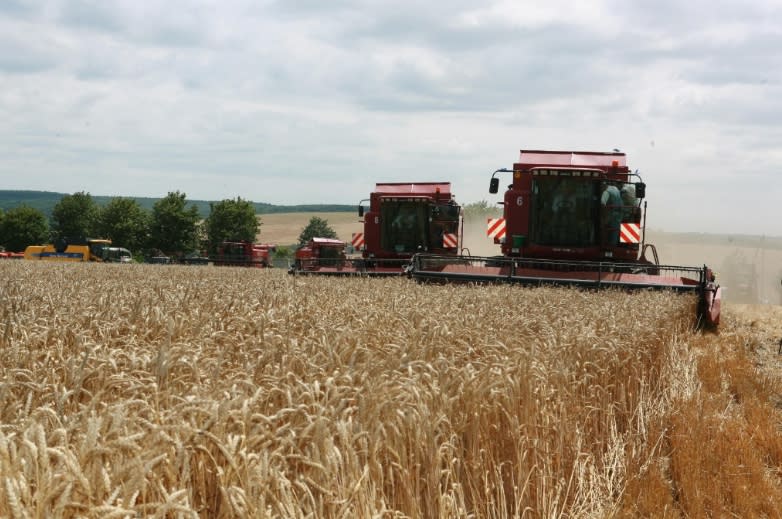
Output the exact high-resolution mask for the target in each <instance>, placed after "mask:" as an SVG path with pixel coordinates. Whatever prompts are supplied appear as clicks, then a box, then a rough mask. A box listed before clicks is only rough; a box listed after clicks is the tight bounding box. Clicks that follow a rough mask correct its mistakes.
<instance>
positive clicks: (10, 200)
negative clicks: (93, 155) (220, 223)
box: [0, 190, 356, 218]
mask: <svg viewBox="0 0 782 519" xmlns="http://www.w3.org/2000/svg"><path fill="white" fill-rule="evenodd" d="M67 194H68V193H55V192H53V191H11V190H0V209H2V210H3V211H7V210H8V209H13V208H14V207H18V206H20V205H27V206H29V207H33V208H35V209H38V210H39V211H41V212H42V213H44V214H45V215H46V216H47V217H50V216H51V214H52V209H53V208H54V206H55V205H56V204H57V203H58V202H59V201H60V200H61V199H62V197H64V196H65V195H67ZM91 196H92V199H93V200H95V203H97V204H98V205H106V204H107V203H109V202H110V201H111V199H112V198H115V197H113V196H96V195H91ZM126 198H131V199H133V200H135V201H136V202H138V203H139V205H140V206H141V207H143V208H144V209H147V210H150V211H151V210H152V207H153V206H154V205H155V202H157V201H158V200H160V198H146V197H133V196H130V197H126ZM187 202H188V205H191V204H192V205H195V206H196V207H197V208H198V212H199V213H200V214H201V216H202V217H204V218H205V217H207V216H209V203H210V200H189V199H188V201H187ZM211 202H217V200H211ZM252 204H253V205H254V206H255V212H256V213H257V214H271V213H334V212H345V211H354V210H355V209H356V207H355V206H353V205H339V204H309V205H274V204H267V203H264V202H252Z"/></svg>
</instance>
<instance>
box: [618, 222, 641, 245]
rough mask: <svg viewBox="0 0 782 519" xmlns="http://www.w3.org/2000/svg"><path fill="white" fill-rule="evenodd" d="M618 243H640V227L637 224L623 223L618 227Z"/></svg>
mask: <svg viewBox="0 0 782 519" xmlns="http://www.w3.org/2000/svg"><path fill="white" fill-rule="evenodd" d="M619 243H641V226H640V225H638V224H637V223H623V224H622V225H621V226H620V227H619Z"/></svg>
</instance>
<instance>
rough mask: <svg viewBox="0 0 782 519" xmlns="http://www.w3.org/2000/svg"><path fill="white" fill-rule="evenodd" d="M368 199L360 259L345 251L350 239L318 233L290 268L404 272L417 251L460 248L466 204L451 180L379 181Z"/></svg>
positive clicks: (361, 212) (357, 241)
mask: <svg viewBox="0 0 782 519" xmlns="http://www.w3.org/2000/svg"><path fill="white" fill-rule="evenodd" d="M366 201H367V200H362V202H366ZM368 201H369V208H368V210H366V209H367V208H365V206H363V205H361V204H359V207H358V216H359V217H363V218H364V220H363V223H364V229H363V233H357V234H356V235H354V236H353V240H352V245H353V246H354V247H355V248H356V249H357V250H358V251H360V253H361V257H360V258H359V257H354V258H349V257H347V255H345V253H344V249H345V247H346V243H345V242H342V241H339V240H328V239H324V238H315V239H313V240H311V241H310V242H309V243H307V244H305V245H304V246H302V247H300V248H299V250H297V251H296V259H295V264H294V265H293V267H291V269H290V272H291V273H292V274H326V275H350V274H365V275H371V276H384V275H393V276H398V275H400V274H402V273H404V270H405V267H406V266H407V265H408V264H409V263H410V260H411V258H412V257H413V256H414V255H415V254H416V253H419V252H429V253H433V254H441V255H445V256H456V255H457V254H458V253H459V250H460V247H461V243H462V209H461V206H459V204H457V203H456V201H455V200H454V197H453V194H452V193H451V184H450V183H449V182H411V183H379V184H376V186H375V190H374V191H373V192H372V193H371V194H370V196H369V199H368ZM339 251H342V252H339ZM340 254H341V256H340Z"/></svg>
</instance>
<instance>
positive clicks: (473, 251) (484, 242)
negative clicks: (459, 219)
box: [462, 215, 502, 256]
mask: <svg viewBox="0 0 782 519" xmlns="http://www.w3.org/2000/svg"><path fill="white" fill-rule="evenodd" d="M487 218H488V217H487V216H486V215H475V216H469V217H465V219H464V236H463V239H462V248H464V249H467V250H465V251H464V254H469V255H471V256H499V255H501V254H502V251H501V250H500V245H499V244H498V243H494V239H492V238H489V237H488V236H486V221H487Z"/></svg>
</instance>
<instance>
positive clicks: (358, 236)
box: [350, 232, 364, 250]
mask: <svg viewBox="0 0 782 519" xmlns="http://www.w3.org/2000/svg"><path fill="white" fill-rule="evenodd" d="M350 243H352V244H353V248H355V249H357V250H359V249H361V248H362V247H364V233H363V232H354V233H353V239H352V240H351V241H350Z"/></svg>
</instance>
